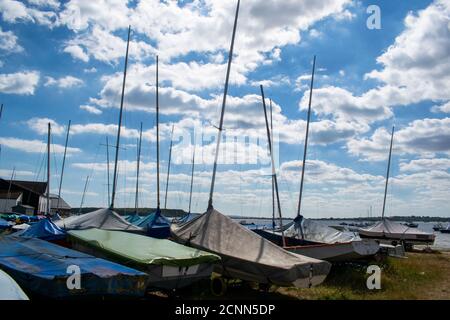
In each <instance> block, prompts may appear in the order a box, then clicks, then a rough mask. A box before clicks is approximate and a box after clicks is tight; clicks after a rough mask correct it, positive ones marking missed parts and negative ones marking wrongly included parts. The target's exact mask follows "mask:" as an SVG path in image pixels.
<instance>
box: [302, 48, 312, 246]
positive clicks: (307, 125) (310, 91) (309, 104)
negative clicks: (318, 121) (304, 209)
mask: <svg viewBox="0 0 450 320" xmlns="http://www.w3.org/2000/svg"><path fill="white" fill-rule="evenodd" d="M315 67H316V56H314V60H313V67H312V75H311V86H310V89H309V103H308V120H307V122H306V136H305V149H304V150H303V162H302V177H301V180H300V194H299V196H298V209H297V217H299V216H300V215H301V212H300V209H301V206H302V193H303V180H304V177H305V167H306V152H307V150H308V135H309V121H310V119H311V100H312V92H313V86H314V69H315ZM300 229H301V228H300ZM302 238H303V231H302Z"/></svg>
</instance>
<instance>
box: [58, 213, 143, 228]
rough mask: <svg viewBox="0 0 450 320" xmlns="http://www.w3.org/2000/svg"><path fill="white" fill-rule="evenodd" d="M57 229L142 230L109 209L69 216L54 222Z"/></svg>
mask: <svg viewBox="0 0 450 320" xmlns="http://www.w3.org/2000/svg"><path fill="white" fill-rule="evenodd" d="M55 224H56V225H57V226H58V227H60V228H63V229H65V230H84V229H90V228H97V229H103V230H118V231H127V232H137V233H139V232H141V233H143V232H144V230H143V229H142V228H140V227H138V226H135V225H134V224H132V223H129V222H128V221H126V220H125V219H124V218H122V217H121V216H120V215H119V214H118V213H116V212H114V211H113V210H111V209H109V208H103V209H98V210H95V211H92V212H89V213H85V214H82V215H75V216H70V217H68V218H66V219H62V220H59V221H56V223H55Z"/></svg>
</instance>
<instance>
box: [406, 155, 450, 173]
mask: <svg viewBox="0 0 450 320" xmlns="http://www.w3.org/2000/svg"><path fill="white" fill-rule="evenodd" d="M431 170H443V171H447V170H450V159H448V158H436V159H416V160H411V161H410V162H401V163H400V171H402V172H429V171H431Z"/></svg>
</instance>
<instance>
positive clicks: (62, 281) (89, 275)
mask: <svg viewBox="0 0 450 320" xmlns="http://www.w3.org/2000/svg"><path fill="white" fill-rule="evenodd" d="M0 267H1V268H2V269H3V270H4V271H6V272H7V273H8V274H9V275H10V276H11V277H13V278H14V280H15V281H17V283H19V285H20V286H21V287H22V288H24V289H25V290H27V291H30V292H34V293H37V294H39V295H42V296H47V297H52V298H63V297H69V296H79V295H110V294H120V295H138V296H142V295H143V294H144V292H145V287H146V281H147V275H146V274H145V273H142V272H140V271H137V270H134V269H131V268H128V267H125V266H122V265H120V264H117V263H113V262H110V261H107V260H103V259H99V258H95V257H93V256H90V255H87V254H84V253H81V252H78V251H75V250H71V249H67V248H64V247H61V246H58V245H56V244H53V243H50V242H47V241H44V240H40V239H36V238H23V237H0ZM77 268H79V272H80V275H81V277H80V285H81V289H79V290H78V289H72V290H71V289H69V288H68V286H67V281H68V278H69V277H70V276H71V275H73V274H74V272H76V270H77ZM74 270H75V271H74Z"/></svg>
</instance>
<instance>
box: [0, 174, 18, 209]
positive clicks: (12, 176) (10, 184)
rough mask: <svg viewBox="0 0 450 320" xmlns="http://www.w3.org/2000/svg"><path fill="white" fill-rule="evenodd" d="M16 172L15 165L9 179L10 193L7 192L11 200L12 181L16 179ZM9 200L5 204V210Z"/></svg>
mask: <svg viewBox="0 0 450 320" xmlns="http://www.w3.org/2000/svg"><path fill="white" fill-rule="evenodd" d="M15 174H16V167H13V170H12V174H11V179H9V186H8V194H7V200H9V198H10V196H11V187H12V182H13V180H14V175H15ZM7 203H8V201H5V205H4V206H3V211H6V205H7Z"/></svg>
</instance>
